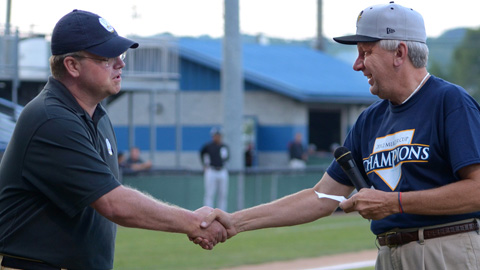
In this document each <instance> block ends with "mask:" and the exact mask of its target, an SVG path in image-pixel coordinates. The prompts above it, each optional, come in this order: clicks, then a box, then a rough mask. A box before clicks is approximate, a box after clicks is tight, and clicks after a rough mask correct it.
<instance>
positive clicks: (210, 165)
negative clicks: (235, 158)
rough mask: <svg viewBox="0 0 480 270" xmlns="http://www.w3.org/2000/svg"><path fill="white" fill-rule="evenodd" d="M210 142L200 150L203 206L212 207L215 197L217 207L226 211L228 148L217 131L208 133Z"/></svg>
mask: <svg viewBox="0 0 480 270" xmlns="http://www.w3.org/2000/svg"><path fill="white" fill-rule="evenodd" d="M210 134H211V135H212V141H210V142H208V143H207V144H205V145H204V146H203V147H202V149H201V150H200V160H201V162H202V165H203V168H204V185H205V195H204V198H203V204H204V205H206V206H210V207H213V201H214V198H215V195H217V207H218V208H220V209H222V210H224V211H226V210H227V200H228V170H227V168H226V167H225V163H226V161H227V160H228V158H229V149H228V146H227V145H225V144H224V143H223V142H222V133H221V131H220V130H219V129H216V128H214V129H212V131H211V132H210Z"/></svg>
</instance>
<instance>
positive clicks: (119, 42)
mask: <svg viewBox="0 0 480 270" xmlns="http://www.w3.org/2000/svg"><path fill="white" fill-rule="evenodd" d="M137 47H138V43H136V42H135V41H133V40H130V39H128V38H124V37H121V36H115V37H113V38H111V39H109V40H107V41H105V42H103V43H101V44H98V45H95V46H93V47H90V48H86V49H85V51H87V52H90V53H93V54H96V55H98V56H103V57H117V56H119V55H120V54H122V53H124V52H125V51H127V50H128V49H129V48H132V49H135V48H137Z"/></svg>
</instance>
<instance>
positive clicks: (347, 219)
mask: <svg viewBox="0 0 480 270" xmlns="http://www.w3.org/2000/svg"><path fill="white" fill-rule="evenodd" d="M369 226H370V224H369V222H368V221H367V220H365V219H363V218H362V217H360V216H359V215H357V214H348V215H347V214H341V213H338V214H334V215H333V216H331V217H327V218H324V219H320V220H317V221H315V222H312V223H308V224H303V225H299V226H293V227H282V228H270V229H262V230H257V231H251V232H244V233H241V234H239V235H237V236H235V237H233V238H231V239H230V240H227V242H226V243H222V244H219V245H217V246H216V247H215V248H214V250H212V251H206V250H202V249H201V248H199V247H198V246H196V245H194V244H192V243H191V242H190V241H189V240H188V238H187V237H186V236H185V235H181V234H172V233H164V232H153V231H147V230H140V229H130V228H122V227H119V228H118V234H117V244H116V252H115V263H114V269H116V270H136V269H139V270H140V269H142V270H158V269H175V270H176V269H178V270H184V269H185V270H186V269H196V270H201V269H221V268H226V267H234V266H240V265H246V264H259V263H266V262H273V261H282V260H292V259H298V258H307V257H318V256H325V255H329V254H338V253H345V252H355V251H361V250H368V249H374V248H375V237H374V235H373V234H372V232H371V231H370V230H369Z"/></svg>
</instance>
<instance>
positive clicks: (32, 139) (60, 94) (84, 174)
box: [0, 78, 120, 270]
mask: <svg viewBox="0 0 480 270" xmlns="http://www.w3.org/2000/svg"><path fill="white" fill-rule="evenodd" d="M117 178H118V160H117V146H116V138H115V134H114V132H113V128H112V125H111V123H110V120H109V118H108V116H107V115H106V113H105V111H104V109H103V108H102V107H101V105H98V106H97V109H96V110H95V113H94V115H93V118H91V117H90V116H89V115H88V114H87V113H85V111H84V110H83V109H82V108H81V107H80V105H79V104H78V103H77V102H76V100H75V98H74V97H73V96H72V95H71V94H70V92H69V91H68V90H67V89H66V88H65V87H64V86H63V85H62V84H61V83H60V82H59V81H56V80H54V79H53V78H50V79H49V81H48V83H47V85H46V86H45V89H44V90H43V91H42V92H41V93H40V94H39V95H38V96H37V97H36V98H35V99H34V100H32V101H31V102H30V103H29V104H27V106H26V107H25V108H24V110H23V112H22V114H21V115H20V118H19V120H18V122H17V125H16V127H15V131H14V133H13V136H12V140H11V141H10V143H9V145H8V146H7V150H6V152H5V155H4V156H3V159H2V163H1V165H0V253H3V254H8V255H12V256H19V257H24V258H30V259H36V260H41V261H44V262H46V263H49V264H52V265H55V266H58V267H62V268H68V269H99V270H101V269H102V270H103V269H112V268H113V255H114V244H115V235H116V225H115V224H114V223H113V222H111V221H109V220H108V219H106V218H105V217H103V216H101V215H100V214H99V213H98V212H97V211H95V210H94V209H93V208H92V207H90V204H91V203H92V202H94V201H95V200H97V199H98V198H100V197H101V196H103V195H104V194H106V193H108V192H109V191H111V190H113V189H114V188H116V187H118V186H119V185H120V183H119V182H118V181H117V180H116V179H117Z"/></svg>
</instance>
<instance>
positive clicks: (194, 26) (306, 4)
mask: <svg viewBox="0 0 480 270" xmlns="http://www.w3.org/2000/svg"><path fill="white" fill-rule="evenodd" d="M11 1H12V6H11V19H10V22H11V25H12V26H13V27H16V29H18V30H20V32H32V31H33V32H34V33H42V34H47V35H49V34H51V31H52V29H53V27H54V26H55V23H56V22H57V21H58V20H59V19H60V18H61V17H62V16H63V15H65V14H67V13H68V12H70V11H72V10H73V9H83V10H88V11H91V12H93V13H97V14H99V15H100V16H102V17H103V18H105V19H106V20H107V21H108V22H110V24H111V25H112V26H113V27H114V28H115V29H116V30H117V32H118V33H119V34H120V35H124V36H128V35H132V34H135V35H138V36H151V35H155V34H158V33H164V32H170V33H172V34H174V35H175V36H201V35H209V36H212V37H221V36H223V9H224V1H225V0H135V1H132V0H81V1H80V0H43V1H40V0H11ZM239 2H240V31H241V32H242V33H243V34H251V35H257V34H263V35H265V36H267V37H274V38H284V39H297V40H301V39H310V38H313V37H315V35H316V32H317V23H316V13H317V0H239ZM388 2H389V1H388V0H382V1H379V0H323V21H322V22H323V33H324V36H326V37H327V38H332V37H335V36H342V35H347V34H353V33H355V23H356V19H357V16H358V14H359V13H360V11H361V10H363V9H364V8H366V7H368V6H371V5H375V4H385V3H388ZM395 2H396V3H398V4H401V5H403V6H406V7H411V8H413V9H415V10H417V11H418V12H420V13H421V14H422V15H423V17H424V21H425V27H426V31H427V36H428V37H437V36H439V35H441V34H442V33H443V32H444V31H446V30H449V29H453V28H457V27H469V28H474V29H478V28H480V16H479V15H478V10H479V8H480V1H479V0H455V1H446V0H436V1H434V0H423V1H422V0H398V1H395ZM6 10H7V0H0V26H4V25H5V23H6V17H7V15H6V14H7V12H6ZM2 28H3V27H2Z"/></svg>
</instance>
